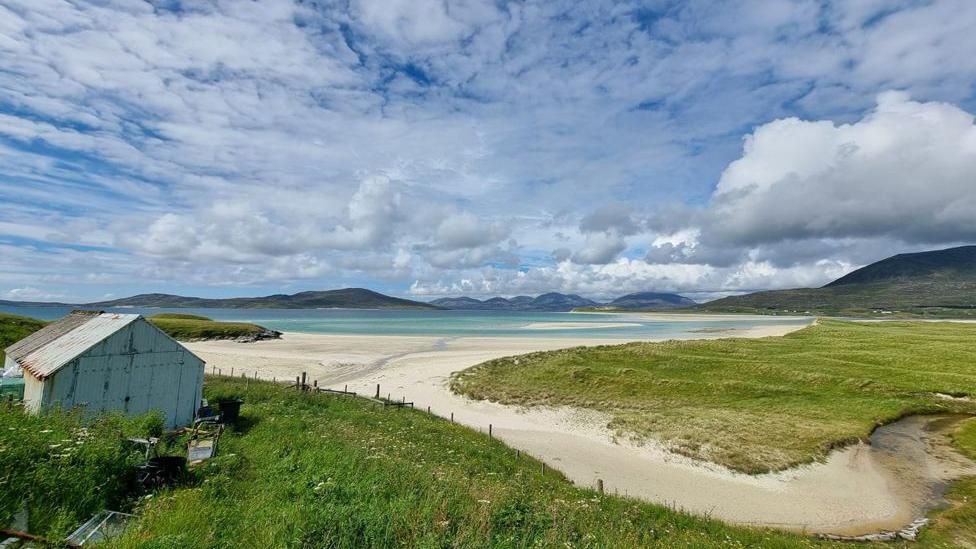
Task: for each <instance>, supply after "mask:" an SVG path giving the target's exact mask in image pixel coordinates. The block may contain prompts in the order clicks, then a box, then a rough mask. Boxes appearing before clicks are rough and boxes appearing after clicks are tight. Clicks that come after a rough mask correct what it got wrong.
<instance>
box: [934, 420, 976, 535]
mask: <svg viewBox="0 0 976 549" xmlns="http://www.w3.org/2000/svg"><path fill="white" fill-rule="evenodd" d="M952 438H953V442H954V443H955V445H956V447H957V448H958V449H959V450H961V451H962V453H964V454H966V455H968V456H969V457H970V458H971V459H976V419H970V420H968V421H966V422H965V423H963V424H961V425H960V426H959V427H958V428H957V430H956V432H955V433H953V437H952ZM946 499H947V500H948V501H949V503H950V507H949V508H948V509H947V510H944V511H942V512H940V513H938V514H937V515H936V516H935V517H934V520H933V523H932V525H931V527H930V528H928V529H926V530H923V531H922V536H921V538H920V541H922V542H923V544H925V545H932V546H941V547H976V478H967V479H963V480H960V481H959V482H956V483H955V484H953V485H952V487H951V488H950V489H949V491H948V493H947V494H946Z"/></svg>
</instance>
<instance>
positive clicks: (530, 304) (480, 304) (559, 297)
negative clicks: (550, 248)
mask: <svg viewBox="0 0 976 549" xmlns="http://www.w3.org/2000/svg"><path fill="white" fill-rule="evenodd" d="M431 303H432V304H433V305H437V306H438V307H442V308H444V309H456V310H468V311H545V312H566V311H572V310H574V309H586V310H641V309H675V308H679V307H690V306H693V305H695V302H694V301H692V300H690V299H688V298H687V297H684V296H680V295H677V294H666V293H657V292H641V293H636V294H628V295H625V296H622V297H618V298H617V299H615V300H613V301H611V302H609V303H598V302H596V301H593V300H590V299H586V298H585V297H580V296H578V295H575V294H570V295H567V294H560V293H555V292H553V293H548V294H542V295H540V296H538V297H529V296H518V297H513V298H511V299H505V298H504V297H493V298H491V299H486V300H484V301H481V300H478V299H473V298H470V297H445V298H442V299H436V300H434V301H431Z"/></svg>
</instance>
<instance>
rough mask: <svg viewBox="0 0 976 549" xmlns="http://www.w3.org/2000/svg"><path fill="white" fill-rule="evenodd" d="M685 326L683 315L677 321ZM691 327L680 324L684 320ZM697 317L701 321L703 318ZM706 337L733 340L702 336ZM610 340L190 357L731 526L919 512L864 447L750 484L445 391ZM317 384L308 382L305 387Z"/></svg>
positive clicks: (847, 528) (320, 341)
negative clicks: (361, 399) (387, 404)
mask: <svg viewBox="0 0 976 549" xmlns="http://www.w3.org/2000/svg"><path fill="white" fill-rule="evenodd" d="M676 316H677V315H676ZM682 316H683V315H682ZM698 316H701V315H698ZM798 328H799V326H781V325H774V326H762V327H757V328H752V329H749V330H742V331H737V333H736V334H735V335H736V336H749V337H764V336H771V335H782V334H784V333H787V332H789V331H792V330H795V329H798ZM698 335H700V336H701V337H703V338H708V337H721V336H723V335H727V334H721V333H712V334H709V333H706V334H698ZM608 343H609V344H612V343H621V341H620V340H607V339H569V338H543V337H514V338H437V337H399V336H336V335H312V334H294V333H288V334H285V335H284V336H283V338H282V339H281V340H276V341H265V342H260V343H253V344H239V343H234V342H200V343H192V344H190V345H189V346H190V348H191V349H192V350H193V351H194V352H196V353H198V354H199V355H200V356H201V357H202V358H204V359H205V360H206V361H207V364H208V371H209V369H210V368H211V367H216V368H220V369H221V370H222V371H223V373H224V374H228V373H230V368H231V367H233V368H234V369H235V370H234V371H235V373H236V374H239V373H240V372H241V371H242V370H244V371H245V372H247V374H248V375H253V373H254V372H255V371H257V372H258V375H259V377H262V378H266V379H271V378H272V377H275V378H277V379H278V380H282V379H291V380H293V379H294V378H295V376H297V375H301V372H303V371H304V372H308V374H309V376H310V377H309V379H310V380H318V382H319V384H320V385H323V386H331V387H334V388H342V387H344V386H346V385H348V387H349V389H350V390H354V391H357V392H360V393H361V394H367V395H372V394H374V393H375V391H376V385H377V384H379V385H380V386H381V393H382V395H383V396H386V395H387V394H389V395H390V396H391V397H393V398H395V399H399V398H401V397H405V398H406V400H407V401H413V402H414V403H415V406H416V407H417V408H420V409H426V407H427V406H430V408H431V410H432V412H433V413H435V414H438V415H440V416H443V417H449V416H450V415H451V413H453V414H454V418H455V420H456V421H458V422H460V423H463V424H465V425H469V426H471V427H474V428H478V429H483V430H487V428H488V425H489V424H492V425H493V430H494V433H495V434H496V436H498V437H499V438H501V439H502V440H504V441H505V442H506V443H508V444H509V445H511V446H512V447H514V448H519V449H521V450H522V451H524V452H527V453H529V454H531V455H533V456H535V457H537V458H539V459H542V460H543V461H545V462H547V463H548V464H550V465H551V466H552V467H554V468H557V469H559V470H560V471H562V472H564V473H565V474H566V475H567V476H568V477H569V478H570V479H572V480H573V481H574V482H576V483H577V484H579V485H586V486H593V485H594V484H595V482H596V480H597V479H598V478H599V479H603V480H604V483H605V486H606V489H607V490H608V491H611V492H619V493H620V494H628V495H630V496H636V497H640V498H642V499H646V500H648V501H653V502H657V503H663V504H668V505H671V506H674V507H677V508H679V509H684V510H687V511H691V512H694V513H698V514H703V515H710V516H713V517H717V518H721V519H724V520H728V521H732V522H737V523H747V524H762V525H769V526H776V527H781V528H787V529H794V530H802V531H808V532H824V533H840V534H860V533H866V532H871V531H876V530H878V529H880V528H897V527H901V526H904V525H905V524H907V523H908V522H910V521H911V520H912V519H914V518H917V517H914V516H912V514H913V512H914V511H913V504H914V503H915V502H913V501H911V498H910V497H906V495H905V490H902V489H900V487H899V485H898V481H897V479H895V478H893V476H892V475H891V474H889V473H888V472H887V471H886V470H884V468H883V467H881V466H879V464H878V461H877V460H876V459H875V457H874V456H873V454H872V451H871V450H870V449H869V448H868V447H866V446H863V445H858V446H854V447H851V448H848V449H845V450H843V451H838V452H834V453H833V454H831V456H830V458H829V460H828V461H827V462H826V463H823V464H817V465H812V466H805V467H802V468H799V469H796V470H793V471H790V472H787V473H779V474H772V475H762V476H749V475H743V474H738V473H733V472H731V471H728V470H725V469H723V468H721V467H718V466H710V465H703V464H701V463H693V462H691V461H690V460H688V459H687V458H682V457H680V456H676V455H673V454H670V453H668V452H667V451H664V450H662V449H661V448H658V447H655V446H654V445H646V446H642V447H637V446H634V445H632V444H630V443H627V442H619V441H618V442H615V441H614V440H613V438H614V437H613V435H612V433H611V432H610V431H609V430H608V429H607V428H606V425H607V422H608V419H607V418H606V417H602V416H601V415H600V414H598V413H595V412H587V411H580V410H573V409H538V408H532V409H529V410H518V409H515V408H513V407H509V406H503V405H500V404H494V403H489V402H476V401H471V400H469V399H466V398H462V397H460V396H458V395H455V394H453V393H452V392H451V391H450V390H449V389H448V387H447V382H448V380H449V378H450V375H451V373H452V372H455V371H458V370H462V369H464V368H467V367H469V366H472V365H475V364H478V363H481V362H484V361H486V360H489V359H492V358H497V357H501V356H509V355H515V354H521V353H526V352H531V351H540V350H550V349H557V348H565V347H571V346H577V345H596V344H608ZM309 383H311V381H309Z"/></svg>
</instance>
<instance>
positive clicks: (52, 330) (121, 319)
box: [7, 311, 140, 379]
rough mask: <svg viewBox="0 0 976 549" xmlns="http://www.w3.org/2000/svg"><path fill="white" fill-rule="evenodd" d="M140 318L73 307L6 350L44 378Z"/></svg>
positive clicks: (36, 374)
mask: <svg viewBox="0 0 976 549" xmlns="http://www.w3.org/2000/svg"><path fill="white" fill-rule="evenodd" d="M139 318H140V315H133V314H129V315H122V314H114V313H101V312H97V311H95V312H93V311H75V312H73V313H71V314H70V315H68V316H66V317H65V318H63V319H61V320H59V321H57V322H55V323H53V324H50V325H48V326H46V327H44V328H43V329H41V330H40V331H38V332H36V333H35V334H33V335H31V336H29V337H27V338H25V339H24V340H21V341H20V342H18V343H15V344H14V345H11V346H10V347H9V348H8V349H7V354H8V355H9V356H11V357H12V358H13V359H14V360H16V361H17V363H18V364H20V367H21V368H23V369H24V370H26V371H28V372H30V373H31V375H33V376H34V377H36V378H38V379H45V378H47V377H49V376H50V375H51V374H53V373H55V372H57V371H58V370H59V369H61V367H62V366H64V365H65V364H67V363H69V362H71V361H72V360H74V359H75V358H77V357H78V355H80V354H82V353H84V352H85V351H87V350H88V349H90V348H91V347H92V346H94V345H96V344H98V343H100V342H101V341H103V340H104V339H105V338H107V337H108V336H110V335H112V334H114V333H115V332H117V331H119V330H120V329H122V328H124V327H125V326H128V325H129V324H131V323H132V322H135V321H136V320H137V319H139Z"/></svg>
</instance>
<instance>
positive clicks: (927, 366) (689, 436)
mask: <svg viewBox="0 0 976 549" xmlns="http://www.w3.org/2000/svg"><path fill="white" fill-rule="evenodd" d="M974 341H976V325H968V324H960V323H922V322H916V323H912V322H886V323H853V322H840V321H832V320H824V321H821V322H820V323H819V324H818V325H816V326H813V327H810V328H807V329H804V330H801V331H798V332H794V333H792V334H790V335H787V336H785V337H773V338H764V339H753V340H748V339H723V340H713V341H669V342H663V343H631V344H626V345H615V346H602V347H591V348H575V349H568V350H562V351H553V352H544V353H533V354H530V355H523V356H521V357H514V358H503V359H498V360H493V361H490V362H487V363H484V364H481V365H478V366H475V367H473V368H469V369H467V370H464V371H462V372H459V373H458V374H455V376H454V377H453V379H452V382H451V385H452V388H453V389H454V390H455V391H456V392H458V393H461V394H464V395H467V396H469V397H472V398H475V399H489V400H492V401H497V402H501V403H505V404H511V405H517V406H538V405H568V406H575V407H581V408H588V409H592V410H598V411H601V412H606V413H608V414H609V416H610V418H611V419H610V427H611V428H612V429H614V430H616V431H617V432H618V433H620V434H621V435H623V436H632V437H635V438H637V439H653V440H657V441H661V442H663V443H665V444H666V445H667V446H669V447H670V448H671V449H673V450H674V451H677V452H679V453H682V454H685V455H688V456H692V457H695V458H699V459H703V460H708V461H712V462H715V463H719V464H721V465H725V466H727V467H730V468H732V469H734V470H738V471H743V472H748V473H760V472H766V471H770V470H779V469H784V468H787V467H790V466H792V465H796V464H799V463H805V462H809V461H811V460H816V459H819V458H821V457H823V456H824V455H826V453H827V452H829V450H830V449H832V448H834V447H837V446H839V445H843V444H846V443H849V442H852V441H855V440H858V439H862V438H865V437H867V436H868V435H869V434H870V432H871V431H872V430H873V429H874V427H876V426H877V425H880V424H884V423H887V422H890V421H893V420H895V419H897V418H899V417H901V416H903V415H906V414H910V413H922V412H939V411H959V412H976V406H974V405H973V404H972V403H966V402H959V401H948V400H945V399H940V398H938V397H937V396H936V395H935V393H947V394H952V395H973V394H976V344H974V343H973V342H974Z"/></svg>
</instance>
